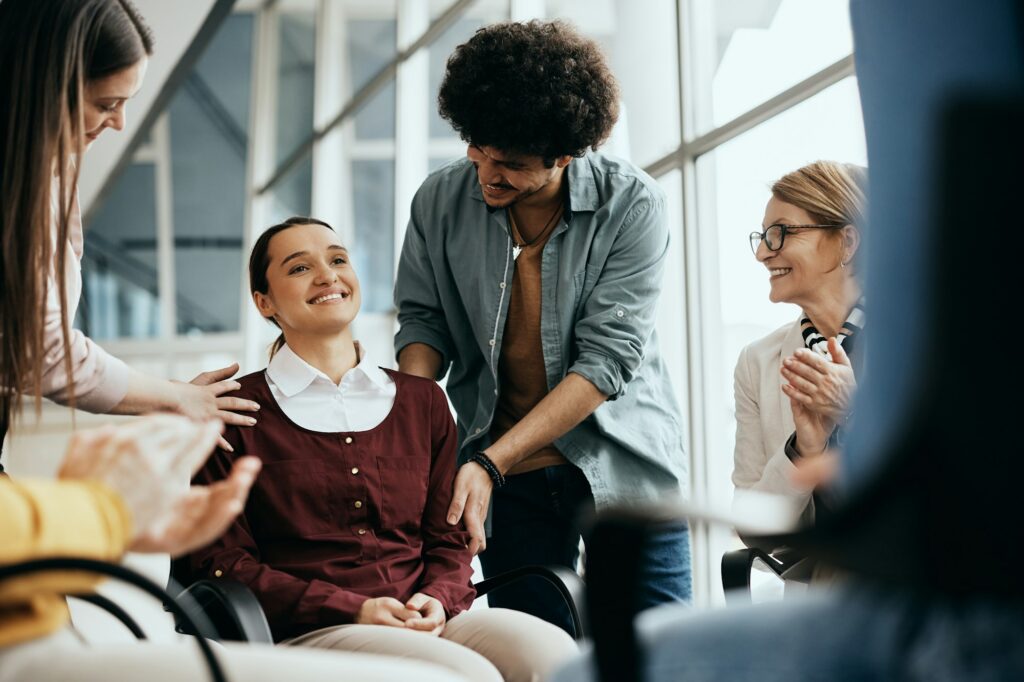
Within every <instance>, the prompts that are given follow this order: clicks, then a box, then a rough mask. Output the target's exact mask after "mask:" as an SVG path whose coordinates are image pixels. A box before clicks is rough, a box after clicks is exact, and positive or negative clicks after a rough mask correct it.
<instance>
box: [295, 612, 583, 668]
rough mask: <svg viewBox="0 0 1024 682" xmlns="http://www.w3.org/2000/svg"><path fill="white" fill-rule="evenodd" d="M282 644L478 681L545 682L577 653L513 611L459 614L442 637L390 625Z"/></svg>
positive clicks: (555, 630) (344, 628)
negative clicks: (432, 667)
mask: <svg viewBox="0 0 1024 682" xmlns="http://www.w3.org/2000/svg"><path fill="white" fill-rule="evenodd" d="M283 643H284V644H286V645H290V646H302V647H315V648H318V649H331V650H334V651H346V652H361V653H373V654H383V655H386V656H401V657H403V658H406V659H416V660H418V661H426V662H428V663H433V664H436V665H441V666H444V667H445V668H448V669H449V670H451V671H452V672H454V673H457V674H459V675H461V676H463V677H467V678H469V679H471V680H473V682H502V680H504V682H540V681H541V680H544V679H546V678H547V677H548V675H549V674H551V673H553V672H554V671H555V670H556V669H557V668H558V667H559V666H560V665H561V664H562V663H564V662H565V661H567V660H569V659H570V658H572V657H573V655H574V654H576V653H577V651H578V649H577V647H576V642H574V641H573V639H572V637H570V636H569V635H567V634H566V633H565V631H564V630H562V629H561V628H559V627H555V626H554V625H551V624H550V623H547V622H545V621H543V620H541V619H539V618H535V617H533V616H530V615H527V614H525V613H521V612H519V611H511V610H508V609H480V610H479V611H465V612H463V613H460V614H459V615H457V616H455V618H452V619H451V620H450V621H448V623H447V625H445V628H444V632H442V633H441V635H440V636H439V637H434V636H431V635H429V634H427V633H425V632H416V631H414V630H403V629H402V628H399V627H392V626H388V625H336V626H333V627H329V628H323V629H320V630H315V631H313V632H310V633H308V634H305V635H302V636H301V637H296V638H294V639H290V640H286V641H285V642H283ZM417 682H419V681H417Z"/></svg>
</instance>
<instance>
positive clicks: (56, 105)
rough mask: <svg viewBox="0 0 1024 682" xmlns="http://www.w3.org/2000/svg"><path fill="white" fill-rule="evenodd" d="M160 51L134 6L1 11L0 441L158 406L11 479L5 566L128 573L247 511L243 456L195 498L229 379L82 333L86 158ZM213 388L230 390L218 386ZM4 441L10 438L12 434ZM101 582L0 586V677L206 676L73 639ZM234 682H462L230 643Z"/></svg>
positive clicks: (121, 1)
mask: <svg viewBox="0 0 1024 682" xmlns="http://www.w3.org/2000/svg"><path fill="white" fill-rule="evenodd" d="M152 42H153V41H152V38H151V35H150V31H149V29H148V28H147V27H146V26H145V24H144V22H143V20H142V18H141V16H140V15H139V13H138V12H137V10H136V9H135V8H134V6H132V5H131V4H130V3H129V2H128V1H127V0H3V1H2V2H0V430H2V431H4V432H6V429H7V427H8V426H9V425H10V423H11V420H12V418H13V417H14V416H15V415H16V414H17V411H18V407H19V405H20V401H21V398H22V396H23V395H24V394H28V395H30V396H33V397H34V398H35V400H36V404H37V409H38V404H39V400H41V398H42V397H44V396H46V397H50V398H53V399H55V400H57V401H59V402H64V403H67V404H71V405H75V406H78V407H82V408H85V409H88V410H91V411H95V412H118V413H125V414H127V413H139V412H144V411H152V410H163V411H173V412H179V413H182V414H184V415H187V416H189V417H192V418H193V419H192V420H189V419H185V418H184V417H180V416H170V415H163V416H154V417H145V418H143V419H142V420H138V421H134V422H132V423H130V424H128V425H125V426H121V427H116V428H115V427H104V428H101V429H96V430H93V431H89V432H83V433H80V434H77V435H76V436H75V437H74V438H73V439H72V442H71V445H70V446H69V449H68V453H67V455H66V457H65V460H64V462H63V464H62V465H61V470H60V479H59V480H58V481H37V480H12V479H9V478H8V477H6V476H2V475H0V516H2V521H0V565H3V564H10V563H16V562H20V561H25V560H30V559H34V558H40V557H54V556H77V557H87V558H95V559H106V560H116V559H117V558H119V557H120V556H121V555H122V553H123V552H124V551H125V550H126V549H132V550H136V551H148V552H169V553H171V554H180V553H183V552H187V551H189V550H191V549H195V548H196V547H199V546H202V545H203V544H205V543H207V542H208V541H209V540H211V539H213V538H215V537H217V536H218V535H219V534H220V533H221V532H223V530H224V528H225V527H226V526H227V525H228V523H229V522H230V521H231V520H232V519H233V518H234V517H235V516H236V515H237V514H238V512H239V511H240V510H241V508H242V505H243V502H244V500H245V498H246V495H247V494H248V491H249V488H250V486H251V485H252V482H253V480H254V478H255V476H256V472H257V471H258V470H259V462H258V461H257V460H255V459H254V458H241V459H239V460H238V461H237V462H236V463H235V466H234V467H233V468H232V470H231V472H230V474H229V475H228V476H227V477H226V479H225V480H224V481H221V482H218V483H217V484H215V485H212V486H207V487H193V488H192V490H191V491H187V486H186V485H185V483H186V482H187V479H188V477H189V475H190V474H191V473H193V472H194V471H195V470H196V468H197V467H198V466H199V465H200V464H202V462H203V460H205V459H206V457H207V456H208V455H209V453H210V451H211V449H212V447H213V445H214V443H215V441H216V439H217V438H218V434H219V432H220V429H221V428H222V424H221V422H220V420H218V419H216V417H220V418H223V419H225V420H227V421H232V422H235V423H243V422H244V421H245V418H244V417H241V416H240V415H231V414H230V413H228V412H226V411H225V410H230V409H245V407H246V406H247V405H248V403H243V402H240V401H237V400H234V399H225V398H219V397H218V396H220V394H221V393H223V392H225V391H227V390H230V389H231V388H233V387H235V386H237V384H236V383H235V382H233V381H227V380H226V377H227V376H230V374H232V373H233V370H234V368H226V369H225V370H220V371H218V372H214V373H208V374H206V375H201V377H200V378H199V379H198V382H199V383H208V384H211V385H208V386H205V387H198V386H190V385H188V384H176V383H171V382H167V381H162V380H157V379H153V378H149V377H146V376H144V375H142V374H139V373H137V372H133V371H131V370H129V369H128V368H127V367H126V366H125V365H124V364H123V363H121V362H119V361H118V360H116V359H115V358H113V357H111V356H109V355H108V354H106V353H105V352H103V351H102V350H101V349H100V348H99V347H98V346H96V345H95V344H93V343H92V342H91V341H89V340H88V339H87V338H85V337H84V336H83V335H82V334H81V333H79V332H77V331H74V330H72V329H71V326H70V324H71V320H72V319H73V317H74V312H75V308H76V306H77V303H78V297H79V292H80V289H81V277H80V273H79V269H78V268H79V259H80V257H81V253H82V230H81V221H80V218H79V213H78V206H77V199H76V185H77V181H78V163H77V161H78V159H79V158H80V157H81V155H82V153H83V152H84V151H85V149H86V148H87V147H88V146H89V145H90V144H91V143H92V142H93V141H94V140H95V139H96V138H97V137H98V136H99V135H100V134H102V133H103V132H104V131H105V130H106V129H108V128H109V129H113V130H120V129H121V128H123V126H124V110H125V105H126V102H127V101H128V100H129V99H130V98H131V96H132V95H134V94H135V92H136V91H137V90H138V88H139V86H140V83H141V80H142V77H143V75H144V73H145V69H146V63H147V58H148V55H149V54H150V52H151V51H152ZM218 379H225V380H220V381H218ZM2 435H3V434H2V433H0V438H2ZM95 583H96V581H95V580H91V579H89V578H88V577H83V576H81V575H77V574H67V573H62V574H49V575H44V576H41V577H38V578H25V579H21V580H10V581H5V582H3V583H0V681H3V682H7V680H44V679H76V680H108V679H111V677H112V676H113V677H115V678H117V679H142V678H143V677H145V678H146V679H152V680H161V679H168V680H172V679H174V680H177V679H195V678H197V677H199V676H201V675H202V674H203V664H202V662H201V659H200V658H199V656H198V655H192V654H193V651H192V650H191V649H188V650H187V651H183V650H182V647H181V646H180V645H164V646H160V645H144V644H138V645H136V644H131V645H122V646H87V645H85V644H84V643H83V640H82V639H81V638H80V637H78V636H76V635H75V634H74V633H73V631H72V630H71V629H70V628H69V627H67V624H68V610H67V605H66V603H65V602H64V599H63V597H62V596H61V595H63V594H68V593H73V594H79V593H83V592H88V591H91V590H92V589H93V588H94V587H95ZM218 655H219V656H220V657H221V658H222V659H223V662H224V663H225V664H226V667H227V669H228V671H229V672H230V673H233V674H234V675H236V676H237V677H238V678H239V679H259V680H281V679H327V678H335V679H337V678H341V677H343V676H344V675H346V674H348V675H353V676H355V677H357V678H359V679H378V680H385V679H401V678H404V677H411V676H412V675H413V674H416V675H417V676H418V677H419V678H420V679H422V678H423V676H424V675H426V676H427V677H429V678H430V679H435V680H442V679H451V676H446V675H444V673H443V671H436V670H435V671H433V672H431V670H416V669H415V668H410V666H408V665H405V664H401V663H398V662H391V661H388V660H384V659H372V658H356V657H350V658H346V659H342V658H340V657H339V656H338V655H334V656H328V655H326V654H323V653H321V654H319V655H318V654H316V653H312V654H306V655H294V654H293V655H290V656H289V655H287V654H286V653H284V652H280V651H277V650H273V649H270V648H268V647H262V648H258V647H225V648H224V649H223V650H222V651H220V652H219V653H218Z"/></svg>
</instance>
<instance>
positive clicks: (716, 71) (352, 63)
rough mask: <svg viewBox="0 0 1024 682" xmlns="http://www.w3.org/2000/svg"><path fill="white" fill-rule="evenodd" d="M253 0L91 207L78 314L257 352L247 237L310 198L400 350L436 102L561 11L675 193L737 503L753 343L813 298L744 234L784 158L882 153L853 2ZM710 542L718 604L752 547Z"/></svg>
mask: <svg viewBox="0 0 1024 682" xmlns="http://www.w3.org/2000/svg"><path fill="white" fill-rule="evenodd" d="M244 6H245V7H246V8H248V9H246V10H239V11H236V12H235V13H234V14H233V15H232V16H231V17H230V18H229V19H228V20H226V21H225V22H224V23H223V24H222V25H221V27H220V29H219V32H218V34H217V36H216V37H215V38H214V40H213V42H212V43H211V44H210V46H209V48H208V49H207V51H206V52H205V53H204V55H203V56H202V58H201V59H200V60H199V61H198V63H197V65H196V67H195V68H194V69H193V73H191V74H189V75H188V77H187V78H186V79H185V80H184V81H183V83H182V84H181V85H180V87H179V90H178V92H177V93H176V94H175V95H174V97H173V100H172V102H171V105H170V106H169V107H168V109H167V110H166V112H165V113H164V115H163V116H162V117H161V118H160V119H159V121H158V123H157V125H155V126H154V127H153V129H152V130H150V131H148V132H147V135H146V138H147V139H146V142H145V144H144V145H143V146H142V147H141V148H139V149H138V151H137V152H136V153H135V156H134V157H133V159H132V162H131V163H130V164H128V166H127V168H126V170H125V171H124V173H123V174H122V175H121V176H120V178H119V179H118V181H117V182H116V183H115V186H114V187H113V189H112V191H110V192H109V193H108V194H107V195H106V197H107V198H106V199H105V202H104V204H103V205H102V206H99V207H97V208H96V210H94V211H92V215H93V220H92V221H91V224H90V225H89V226H88V227H89V230H90V232H89V237H88V239H87V240H86V242H87V259H86V263H85V270H84V276H85V293H86V305H85V306H84V308H83V314H82V315H81V318H80V320H79V324H81V325H83V326H85V327H87V329H88V331H89V333H90V334H92V335H93V336H95V337H97V338H99V339H108V340H117V339H122V340H123V339H136V340H137V342H136V343H135V344H134V345H131V352H133V353H135V355H134V356H131V355H130V359H132V360H133V362H135V364H137V365H139V366H145V367H147V368H152V367H154V366H159V367H160V368H162V371H165V372H170V373H175V374H176V375H178V376H181V375H182V374H184V373H185V371H186V369H187V370H188V372H192V370H193V369H195V370H198V369H201V368H202V364H201V363H199V361H198V358H203V359H204V361H205V362H206V368H209V367H210V366H213V365H214V361H213V360H211V358H217V362H219V361H220V360H221V359H223V360H231V359H240V360H241V361H242V364H243V370H245V371H251V370H254V369H256V368H258V367H260V366H262V365H263V364H264V363H265V360H266V355H265V348H266V345H267V343H269V341H270V340H271V339H272V338H273V336H274V335H275V334H276V330H274V329H273V328H272V327H271V326H270V325H267V324H266V323H265V322H264V321H263V320H261V319H260V318H259V317H258V315H256V313H255V312H254V311H253V309H252V306H251V304H250V302H249V300H248V296H247V289H246V285H245V274H246V273H245V264H246V258H247V254H248V248H249V246H250V245H251V244H252V242H253V240H254V239H255V238H256V236H257V235H258V234H259V233H260V232H261V231H262V230H263V229H265V228H266V227H267V226H269V225H270V224H272V223H274V222H277V221H279V220H281V219H282V218H285V217H287V216H290V215H308V214H312V215H315V216H317V217H319V218H322V219H324V220H327V221H328V222H330V223H331V224H333V225H335V227H336V228H337V229H338V231H339V233H340V235H341V238H342V239H343V240H344V241H345V243H346V244H347V245H348V246H349V247H350V249H351V251H352V253H353V258H354V263H355V267H356V270H357V272H358V274H359V276H360V280H361V282H362V289H363V311H362V314H361V315H360V317H359V319H358V321H357V328H356V334H357V336H358V337H359V338H360V340H361V341H362V342H363V344H364V345H365V346H366V347H367V348H369V349H370V350H371V352H372V354H373V357H374V359H375V361H377V362H379V363H380V364H385V365H386V364H389V363H393V357H392V356H393V348H392V345H391V344H392V336H393V334H394V331H395V316H394V310H393V304H392V283H393V279H394V271H395V267H396V259H397V257H398V253H399V249H400V248H401V244H402V239H403V237H404V233H405V228H406V223H407V221H408V215H409V202H410V201H411V199H412V196H413V194H414V192H415V191H416V189H417V188H418V187H419V185H420V183H421V182H422V181H423V179H424V178H425V177H426V175H427V174H428V173H430V172H431V171H433V170H435V169H437V168H439V167H440V166H441V165H443V164H445V163H447V162H449V161H451V160H452V159H456V158H460V157H462V156H463V155H464V154H465V145H464V144H463V143H462V142H461V141H460V140H459V138H458V136H457V135H456V134H455V133H454V132H453V131H452V130H451V128H450V127H449V126H448V124H447V123H445V122H444V121H443V120H442V119H441V118H440V116H438V114H437V90H438V87H439V85H440V83H441V79H442V77H443V74H444V67H445V62H446V60H447V58H448V56H449V55H450V54H451V52H452V50H453V49H454V48H455V47H456V46H457V45H459V44H460V43H462V42H464V41H465V40H467V39H468V38H470V37H471V36H472V35H473V32H474V31H476V30H477V29H478V28H479V27H481V26H483V25H486V24H489V23H492V22H495V21H502V20H507V19H513V20H527V19H532V18H546V19H553V18H559V19H564V20H566V21H569V22H571V23H573V24H575V25H576V26H577V27H579V29H580V30H582V31H583V32H584V33H586V34H587V35H590V36H592V37H593V38H595V39H596V40H597V41H598V42H599V43H600V44H601V46H602V47H603V49H604V50H605V51H606V53H607V55H608V60H609V64H610V66H611V68H612V70H613V71H614V72H615V74H616V76H617V78H618V80H619V83H620V86H621V93H622V99H621V111H622V116H621V118H620V121H619V123H618V125H617V126H616V128H615V130H614V132H613V134H612V137H611V139H610V140H609V141H608V143H607V145H606V146H605V148H604V151H607V152H609V153H611V154H616V155H619V156H623V157H626V158H628V159H630V160H631V161H633V162H634V163H636V164H637V165H639V166H641V167H644V168H645V169H646V170H647V171H648V172H649V173H651V175H653V176H654V177H655V179H656V180H657V181H658V182H659V183H660V184H661V186H662V187H663V188H664V190H665V192H666V194H667V196H668V199H669V221H670V232H671V238H672V241H671V247H670V252H669V256H668V266H667V268H666V273H665V281H664V285H663V293H662V299H661V305H660V310H659V317H658V321H657V333H658V336H659V337H660V343H661V347H662V353H663V355H664V356H665V360H666V364H667V367H668V371H669V372H670V374H671V376H672V379H673V382H674V385H675V387H676V393H677V395H678V397H679V400H680V403H681V404H682V408H683V412H684V418H683V422H684V426H685V428H686V432H687V434H688V443H687V453H686V456H687V457H688V458H689V463H690V470H691V493H692V495H693V496H694V497H695V498H696V499H697V500H707V501H711V502H727V501H728V500H729V498H730V497H731V495H732V486H731V483H730V474H731V469H732V457H733V452H732V451H733V440H734V436H733V434H734V423H733V422H734V420H733V404H732V403H733V400H732V371H733V366H734V364H735V361H736V358H737V355H738V353H739V351H740V349H741V348H742V347H743V346H744V345H746V344H748V343H750V342H752V341H754V340H756V339H757V338H759V337H760V336H763V335H764V334H765V333H767V332H768V331H770V330H772V329H774V328H775V327H777V326H779V325H781V324H783V323H786V322H788V321H789V320H791V319H793V318H794V317H795V315H796V314H797V311H796V310H794V309H793V308H792V307H789V306H785V305H773V304H771V303H769V301H768V299H767V286H768V285H767V280H766V277H765V275H764V272H763V268H762V267H761V266H759V265H758V264H757V262H756V261H755V260H754V259H753V258H752V257H751V255H750V251H749V248H748V245H747V241H746V235H747V234H748V233H749V232H750V231H752V230H753V229H755V228H756V226H757V225H759V224H760V222H761V217H762V212H763V210H764V205H765V203H766V202H767V200H768V188H769V185H770V183H771V182H772V181H774V180H775V179H777V178H778V177H779V176H780V175H782V174H783V173H785V172H788V171H790V170H793V169H795V168H797V167H799V166H800V165H803V164H805V163H807V162H810V161H813V160H816V159H835V160H839V161H850V162H855V163H865V148H864V139H863V131H862V127H863V126H862V123H861V120H860V107H859V101H858V96H857V87H856V82H855V79H854V76H853V61H852V58H851V51H852V40H851V35H850V27H849V21H848V18H847V13H848V8H847V2H846V0H729V1H728V2H726V1H724V0H476V2H469V3H463V2H457V1H456V0H278V2H269V3H266V2H249V3H246V4H245V5H244ZM412 46H415V47H416V49H410V48H411V47H412ZM147 339H148V341H147ZM157 358H162V359H163V361H162V364H161V363H158V362H157V360H156V359H157ZM147 363H149V364H147ZM154 363H155V364H154ZM693 537H694V550H695V552H694V560H695V578H696V582H695V587H696V593H697V599H698V603H700V604H702V605H710V604H717V603H720V602H721V597H720V591H721V588H720V582H719V579H718V562H719V560H720V557H721V552H722V551H723V550H724V549H727V548H729V547H731V546H732V545H733V544H735V543H736V542H738V541H737V540H736V538H735V537H734V535H733V534H732V533H731V532H730V531H729V530H728V529H726V528H721V527H708V526H705V525H700V524H698V525H696V526H695V527H694V534H693Z"/></svg>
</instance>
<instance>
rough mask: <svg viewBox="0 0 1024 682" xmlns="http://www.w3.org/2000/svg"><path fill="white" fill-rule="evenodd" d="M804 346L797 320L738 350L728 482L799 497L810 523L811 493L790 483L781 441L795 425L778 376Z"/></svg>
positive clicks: (790, 466)
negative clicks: (785, 361) (734, 416)
mask: <svg viewBox="0 0 1024 682" xmlns="http://www.w3.org/2000/svg"><path fill="white" fill-rule="evenodd" d="M801 316H802V314H801ZM803 347H804V342H803V338H802V337H801V335H800V319H799V318H797V319H796V321H794V322H792V323H790V324H787V325H785V326H782V327H780V328H778V329H776V330H775V331H773V332H772V333H771V334H769V335H768V336H765V337H764V338H761V339H758V340H757V341H755V342H753V343H751V344H750V345H748V346H746V347H745V348H744V349H743V350H742V351H741V352H740V357H739V360H738V361H737V362H736V373H735V381H734V389H735V393H736V450H735V452H734V453H733V472H732V482H733V485H735V486H736V488H744V489H749V490H760V491H764V492H770V493H777V494H781V495H787V496H790V497H793V498H796V499H798V500H800V501H802V502H803V503H804V504H805V505H806V506H805V507H804V512H803V515H802V518H801V521H802V522H805V523H811V522H813V520H814V503H813V502H812V500H811V493H810V492H809V491H804V490H800V489H798V488H796V487H794V486H793V484H792V483H790V474H792V472H793V471H794V466H793V463H792V462H791V461H790V460H789V458H788V457H787V456H786V453H785V445H786V441H787V440H788V439H789V437H790V435H792V433H793V431H794V430H795V428H796V427H795V426H794V424H793V412H792V410H791V409H790V407H789V398H788V397H787V396H786V394H785V393H783V392H782V375H781V374H779V369H780V368H781V367H782V361H783V360H784V359H785V358H787V357H789V356H790V355H792V354H793V352H794V351H796V350H797V349H799V348H803Z"/></svg>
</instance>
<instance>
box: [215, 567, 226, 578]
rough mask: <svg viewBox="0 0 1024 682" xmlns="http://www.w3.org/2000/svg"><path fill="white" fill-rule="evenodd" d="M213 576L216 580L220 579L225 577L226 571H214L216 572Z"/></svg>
mask: <svg viewBox="0 0 1024 682" xmlns="http://www.w3.org/2000/svg"><path fill="white" fill-rule="evenodd" d="M213 575H214V577H215V578H219V577H221V576H222V575H224V571H222V570H220V569H219V568H218V569H217V570H216V571H214V572H213Z"/></svg>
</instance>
